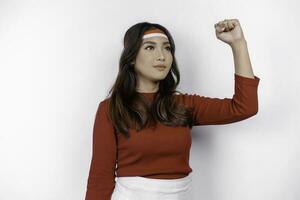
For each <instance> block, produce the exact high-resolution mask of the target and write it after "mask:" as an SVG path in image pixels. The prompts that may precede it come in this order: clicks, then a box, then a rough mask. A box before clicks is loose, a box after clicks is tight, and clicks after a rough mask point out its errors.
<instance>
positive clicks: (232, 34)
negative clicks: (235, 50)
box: [215, 19, 245, 46]
mask: <svg viewBox="0 0 300 200" xmlns="http://www.w3.org/2000/svg"><path fill="white" fill-rule="evenodd" d="M215 29H216V36H217V38H218V39H219V40H222V41H223V42H225V43H227V44H229V45H230V46H231V45H233V44H234V43H235V42H239V41H243V40H245V38H244V34H243V31H242V28H241V25H240V23H239V20H237V19H225V20H223V21H220V22H218V23H216V24H215Z"/></svg>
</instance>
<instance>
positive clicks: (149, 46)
mask: <svg viewBox="0 0 300 200" xmlns="http://www.w3.org/2000/svg"><path fill="white" fill-rule="evenodd" d="M148 47H152V48H153V46H147V47H146V48H145V49H148Z"/></svg>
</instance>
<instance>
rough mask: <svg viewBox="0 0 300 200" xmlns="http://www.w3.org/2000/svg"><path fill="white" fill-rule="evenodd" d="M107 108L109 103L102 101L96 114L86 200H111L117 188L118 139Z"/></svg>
mask: <svg viewBox="0 0 300 200" xmlns="http://www.w3.org/2000/svg"><path fill="white" fill-rule="evenodd" d="M107 108H108V104H107V102H104V101H102V102H100V104H99V105H98V110H97V112H96V117H95V122H94V128H93V148H92V149H93V153H92V159H91V164H90V171H89V176H88V180H87V189H86V196H85V200H100V199H101V200H110V199H111V194H112V192H113V190H114V187H115V166H116V153H117V152H116V151H117V150H116V148H117V147H116V137H115V134H114V128H113V126H112V123H111V121H110V120H109V118H108V115H107Z"/></svg>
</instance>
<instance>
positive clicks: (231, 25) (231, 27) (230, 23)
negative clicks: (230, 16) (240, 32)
mask: <svg viewBox="0 0 300 200" xmlns="http://www.w3.org/2000/svg"><path fill="white" fill-rule="evenodd" d="M228 27H229V29H233V28H234V27H235V26H234V24H233V21H228Z"/></svg>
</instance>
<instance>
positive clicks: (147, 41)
mask: <svg viewBox="0 0 300 200" xmlns="http://www.w3.org/2000/svg"><path fill="white" fill-rule="evenodd" d="M142 44H170V42H169V40H168V39H167V38H165V37H151V38H146V39H143V42H142Z"/></svg>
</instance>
